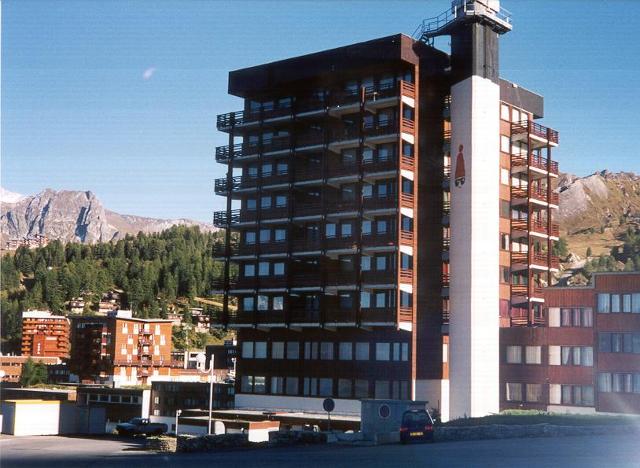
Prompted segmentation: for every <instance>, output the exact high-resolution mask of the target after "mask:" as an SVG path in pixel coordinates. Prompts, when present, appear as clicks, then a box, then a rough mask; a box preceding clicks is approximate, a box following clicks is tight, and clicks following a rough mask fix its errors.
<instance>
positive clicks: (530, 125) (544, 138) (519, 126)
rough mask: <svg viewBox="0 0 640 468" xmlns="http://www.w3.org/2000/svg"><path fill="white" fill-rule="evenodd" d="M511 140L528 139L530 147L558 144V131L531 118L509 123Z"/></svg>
mask: <svg viewBox="0 0 640 468" xmlns="http://www.w3.org/2000/svg"><path fill="white" fill-rule="evenodd" d="M511 139H512V141H520V140H527V139H528V140H529V141H530V142H531V145H530V147H531V148H535V147H542V146H547V145H548V146H558V132H557V131H556V130H553V129H551V128H548V127H545V126H544V125H540V124H539V123H536V122H534V121H532V120H523V121H521V122H514V123H512V124H511Z"/></svg>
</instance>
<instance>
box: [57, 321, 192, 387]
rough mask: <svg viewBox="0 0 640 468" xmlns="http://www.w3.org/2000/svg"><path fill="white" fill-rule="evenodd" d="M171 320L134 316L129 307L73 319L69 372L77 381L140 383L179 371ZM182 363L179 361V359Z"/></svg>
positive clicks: (121, 383)
mask: <svg viewBox="0 0 640 468" xmlns="http://www.w3.org/2000/svg"><path fill="white" fill-rule="evenodd" d="M172 364H173V363H172V360H171V321H170V320H160V319H137V318H133V317H132V315H131V311H116V312H114V313H111V314H110V315H109V316H107V317H102V316H96V317H74V318H73V319H72V333H71V358H70V361H69V368H70V372H71V373H72V374H74V375H76V376H77V378H78V380H79V381H80V382H96V383H114V384H116V385H123V384H129V385H131V384H133V385H135V384H140V383H147V381H148V380H149V379H150V378H152V377H154V376H170V375H172V367H175V368H176V369H175V370H174V372H173V374H178V373H179V370H178V369H180V368H181V365H176V366H172ZM180 364H181V363H180Z"/></svg>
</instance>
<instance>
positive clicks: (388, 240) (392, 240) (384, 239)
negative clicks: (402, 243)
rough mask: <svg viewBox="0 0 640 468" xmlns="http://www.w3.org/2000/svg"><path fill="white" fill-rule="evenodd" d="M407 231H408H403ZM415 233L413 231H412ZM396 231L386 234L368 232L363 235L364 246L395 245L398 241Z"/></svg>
mask: <svg viewBox="0 0 640 468" xmlns="http://www.w3.org/2000/svg"><path fill="white" fill-rule="evenodd" d="M402 232H407V231H402ZM411 234H413V233H411ZM396 239H397V238H396V236H395V234H394V233H392V232H389V233H386V234H373V233H372V234H367V235H363V236H362V245H363V246H364V247H387V246H390V245H395V244H396V243H397V240H396Z"/></svg>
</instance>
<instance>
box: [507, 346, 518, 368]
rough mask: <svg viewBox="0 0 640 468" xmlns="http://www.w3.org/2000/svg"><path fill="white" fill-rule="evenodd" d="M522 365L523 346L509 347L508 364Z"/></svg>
mask: <svg viewBox="0 0 640 468" xmlns="http://www.w3.org/2000/svg"><path fill="white" fill-rule="evenodd" d="M521 363H522V346H507V364H521Z"/></svg>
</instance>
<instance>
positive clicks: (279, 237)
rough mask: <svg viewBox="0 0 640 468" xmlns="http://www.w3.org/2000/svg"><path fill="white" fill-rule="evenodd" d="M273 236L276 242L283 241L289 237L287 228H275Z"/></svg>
mask: <svg viewBox="0 0 640 468" xmlns="http://www.w3.org/2000/svg"><path fill="white" fill-rule="evenodd" d="M273 237H274V240H275V241H276V242H283V241H285V240H286V239H287V230H286V229H282V228H280V229H275V230H274V236H273Z"/></svg>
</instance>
